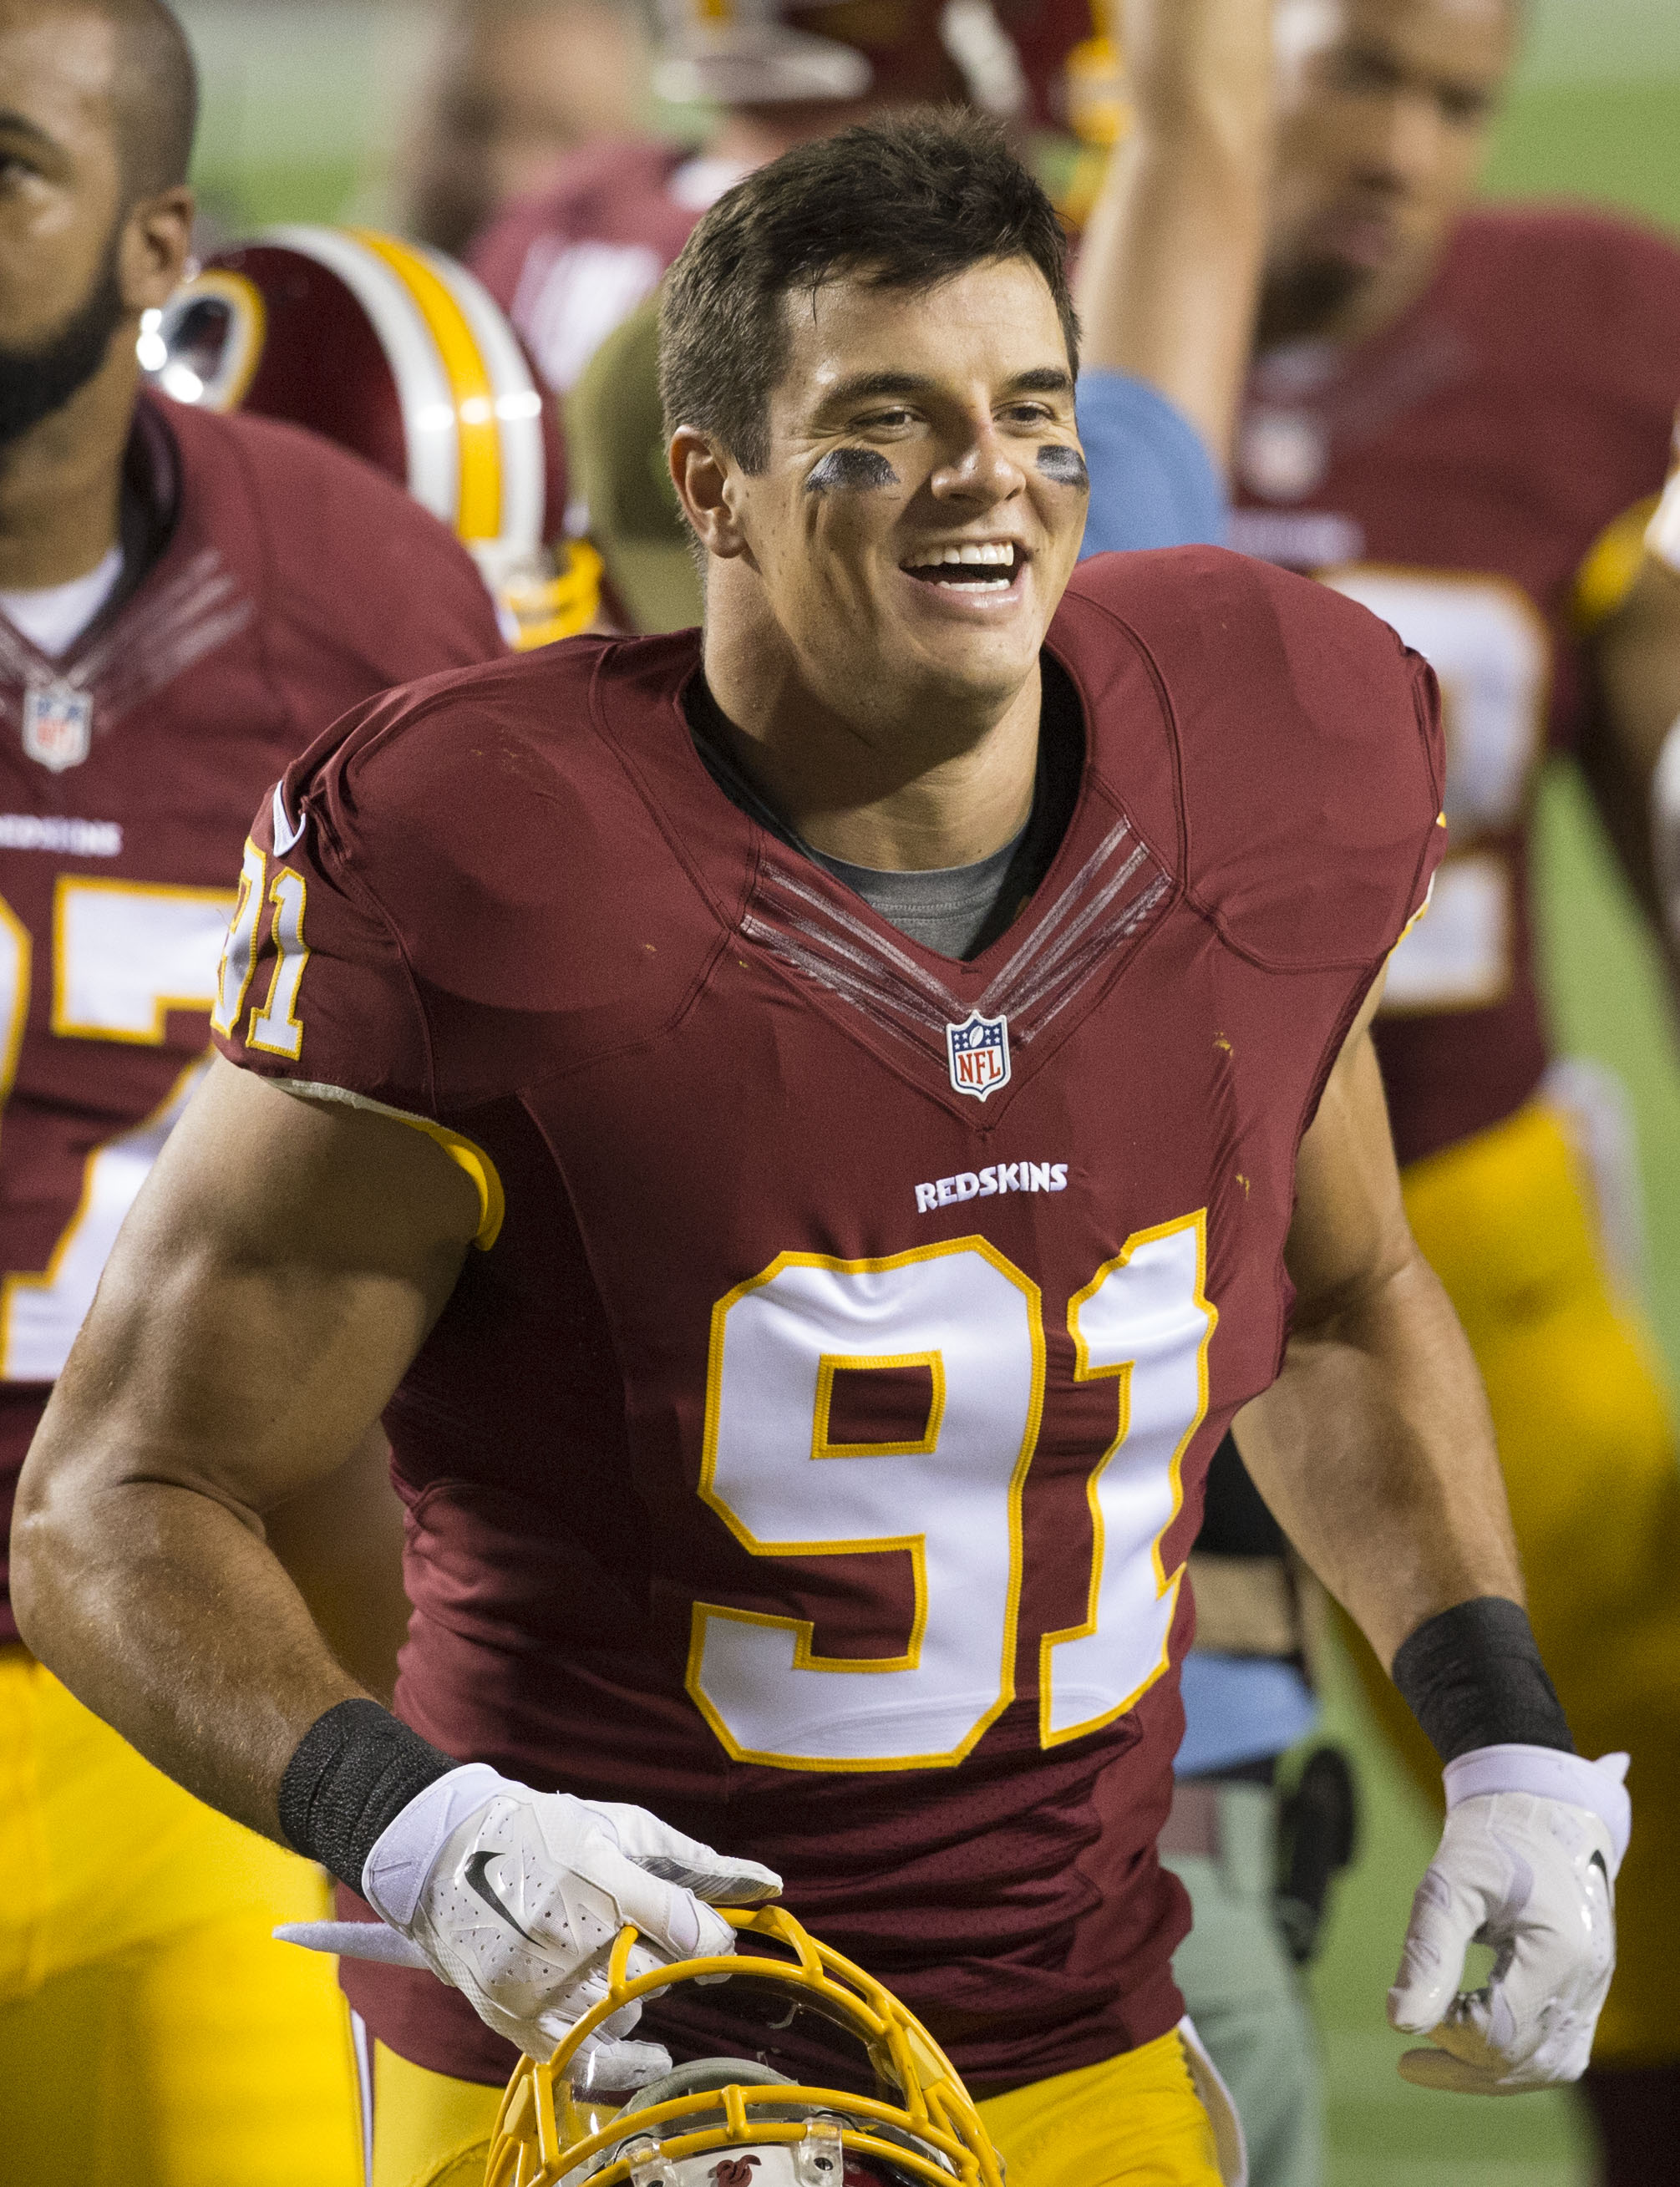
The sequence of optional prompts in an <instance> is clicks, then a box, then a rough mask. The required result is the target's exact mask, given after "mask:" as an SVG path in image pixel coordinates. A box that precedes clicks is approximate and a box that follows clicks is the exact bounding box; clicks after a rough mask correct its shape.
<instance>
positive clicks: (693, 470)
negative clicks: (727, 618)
mask: <svg viewBox="0 0 1680 2187" xmlns="http://www.w3.org/2000/svg"><path fill="white" fill-rule="evenodd" d="M669 453H670V461H671V482H672V484H673V485H674V486H676V488H677V499H678V500H679V501H680V502H681V503H682V504H683V514H684V515H685V516H686V517H687V518H688V522H689V524H690V525H691V526H693V529H694V537H696V538H697V539H698V540H699V541H700V544H701V546H703V547H704V548H705V550H706V552H707V554H716V556H717V557H718V558H719V559H720V560H723V561H728V560H730V559H733V557H734V556H735V555H737V554H745V553H746V551H747V543H746V537H745V534H744V532H743V531H742V530H741V527H740V525H739V521H738V520H737V518H736V514H735V508H734V503H735V499H736V497H735V496H734V495H733V493H732V492H730V490H729V489H730V482H731V480H732V478H733V473H734V465H733V464H732V463H731V462H730V460H729V458H728V455H727V454H726V453H724V451H723V450H722V448H720V447H718V446H717V444H716V442H715V441H712V440H711V439H709V438H708V437H707V436H706V435H705V434H704V433H699V432H696V431H695V430H694V427H693V426H692V425H679V426H678V427H677V430H676V431H675V432H674V433H673V434H672V435H671V448H670V452H669Z"/></svg>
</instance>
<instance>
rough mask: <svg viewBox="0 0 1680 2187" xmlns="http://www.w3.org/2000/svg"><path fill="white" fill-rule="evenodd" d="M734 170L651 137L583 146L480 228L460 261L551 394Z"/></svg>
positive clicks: (651, 279)
mask: <svg viewBox="0 0 1680 2187" xmlns="http://www.w3.org/2000/svg"><path fill="white" fill-rule="evenodd" d="M743 172H744V169H742V168H740V167H739V166H733V165H731V164H730V163H728V161H725V160H709V159H707V158H705V156H704V155H696V154H694V153H692V152H686V151H684V150H683V149H682V148H681V147H680V146H678V145H673V144H669V143H663V142H661V141H660V140H659V139H657V138H614V139H612V140H610V141H609V142H607V143H600V144H587V145H582V146H581V147H580V148H579V149H578V150H576V152H574V153H572V154H570V156H569V157H568V158H567V159H566V160H565V161H563V162H562V164H561V166H560V168H559V172H558V173H557V175H556V176H555V177H554V179H553V182H552V183H549V185H548V188H546V189H544V190H542V191H541V192H539V193H538V194H537V195H536V196H534V197H530V198H525V199H522V200H520V202H519V203H518V204H516V205H514V206H512V207H511V208H510V209H509V210H508V211H507V212H506V213H504V214H503V215H502V216H501V217H500V218H499V219H497V220H496V221H494V222H492V224H491V226H490V227H489V228H486V231H485V233H484V234H483V235H482V236H480V239H478V241H477V242H476V243H475V245H474V246H473V249H472V251H471V253H470V262H471V265H472V268H473V271H474V273H476V274H477V275H478V277H479V278H480V280H481V281H482V282H483V283H484V284H485V286H486V288H487V289H488V290H489V291H490V293H491V295H492V296H494V297H495V299H496V301H497V303H498V304H500V305H501V306H502V308H503V311H504V312H507V314H508V318H511V319H512V321H513V323H514V325H515V326H516V327H517V328H518V329H519V330H520V334H521V335H523V336H524V338H525V346H526V348H527V349H529V350H530V351H531V355H532V357H535V359H536V360H537V369H538V371H539V372H541V374H542V377H543V379H545V380H546V381H547V382H548V385H549V386H550V387H552V388H553V390H554V391H555V393H556V394H557V395H566V394H569V393H570V391H571V390H572V388H573V387H575V386H576V384H577V381H578V380H579V379H580V378H581V377H582V373H583V368H584V367H585V366H586V365H587V363H588V362H589V360H590V358H591V357H593V355H594V354H595V351H597V350H598V348H599V347H600V346H601V344H602V343H603V342H604V340H606V338H607V336H608V335H610V333H611V332H612V331H613V329H614V328H615V327H616V326H618V325H619V324H620V323H621V322H622V321H623V320H625V319H627V318H629V316H630V314H631V313H632V312H633V311H634V310H635V309H636V307H637V306H638V304H640V303H641V302H642V301H643V299H644V298H646V297H648V296H650V295H652V294H653V292H654V290H655V289H656V288H657V287H658V286H659V284H660V279H661V278H663V276H664V273H665V271H666V267H668V266H669V265H670V264H671V261H672V260H673V259H675V257H676V256H677V253H678V251H680V250H682V248H683V245H684V244H685V243H686V242H687V241H688V233H689V230H690V229H691V228H693V227H694V223H695V222H697V221H698V220H699V219H700V215H701V214H702V213H703V212H705V211H706V209H707V208H708V207H709V206H710V205H713V204H714V203H715V202H716V200H717V199H719V198H720V197H722V194H723V193H724V191H725V190H726V189H728V188H729V186H730V185H731V183H738V182H739V180H740V179H741V176H742V174H743Z"/></svg>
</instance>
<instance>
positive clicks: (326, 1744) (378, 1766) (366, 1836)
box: [279, 1701, 461, 1891]
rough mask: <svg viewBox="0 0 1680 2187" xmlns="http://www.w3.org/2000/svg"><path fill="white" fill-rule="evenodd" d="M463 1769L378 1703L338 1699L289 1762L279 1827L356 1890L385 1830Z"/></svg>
mask: <svg viewBox="0 0 1680 2187" xmlns="http://www.w3.org/2000/svg"><path fill="white" fill-rule="evenodd" d="M460 1766H461V1765H460V1764H459V1763H458V1762H452V1761H451V1760H450V1758H449V1757H448V1756H447V1754H440V1753H439V1751H438V1750H437V1749H436V1747H435V1746H433V1745H432V1744H431V1742H430V1740H425V1739H422V1738H421V1736H420V1734H419V1732H418V1731H410V1730H409V1729H408V1727H407V1724H406V1723H398V1722H397V1720H396V1718H395V1717H394V1716H393V1715H392V1714H391V1711H390V1710H389V1709H384V1708H381V1707H380V1706H379V1703H378V1702H377V1701H340V1703H339V1704H338V1706H337V1707H336V1708H329V1710H328V1711H327V1713H326V1714H325V1715H324V1716H317V1718H316V1719H315V1721H314V1723H312V1724H311V1725H310V1727H309V1729H308V1730H307V1731H306V1732H305V1734H303V1737H302V1738H301V1740H299V1741H298V1746H297V1751H296V1753H295V1754H294V1755H293V1757H292V1758H291V1760H290V1761H289V1763H287V1764H286V1773H285V1774H284V1777H282V1778H281V1779H280V1799H279V1808H280V1828H281V1829H282V1830H284V1832H285V1834H286V1836H287V1837H288V1839H289V1841H290V1842H291V1843H292V1844H293V1845H294V1846H295V1847H296V1848H297V1850H298V1851H299V1852H301V1853H304V1854H306V1855H307V1857H308V1858H310V1859H311V1860H318V1861H319V1862H320V1864H321V1865H322V1867H323V1868H325V1869H330V1870H331V1871H332V1873H333V1874H334V1875H335V1876H337V1878H338V1879H339V1881H340V1883H347V1884H348V1885H349V1886H350V1887H351V1890H352V1891H360V1890H361V1888H362V1869H363V1867H364V1866H365V1865H366V1864H367V1859H368V1854H369V1853H370V1852H372V1851H373V1849H374V1841H375V1840H376V1839H377V1838H378V1837H379V1835H380V1833H381V1832H382V1831H383V1830H385V1825H386V1824H388V1823H391V1822H393V1821H395V1820H396V1817H397V1816H398V1815H399V1814H401V1813H402V1810H403V1809H404V1808H406V1807H407V1804H408V1802H410V1801H411V1800H412V1799H413V1797H414V1796H415V1795H416V1793H419V1792H424V1791H425V1789H426V1787H427V1785H435V1783H436V1782H437V1780H438V1779H439V1778H440V1777H447V1775H448V1774H449V1772H450V1771H451V1770H452V1769H458V1768H460Z"/></svg>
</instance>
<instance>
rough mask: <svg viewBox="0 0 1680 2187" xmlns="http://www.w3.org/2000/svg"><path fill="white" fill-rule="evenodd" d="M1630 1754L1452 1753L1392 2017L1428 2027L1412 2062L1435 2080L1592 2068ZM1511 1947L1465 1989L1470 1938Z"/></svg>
mask: <svg viewBox="0 0 1680 2187" xmlns="http://www.w3.org/2000/svg"><path fill="white" fill-rule="evenodd" d="M1626 1772H1627V1756H1626V1755H1625V1754H1611V1755H1607V1756H1605V1757H1604V1759H1603V1760H1602V1761H1599V1762H1586V1761H1583V1760H1582V1758H1581V1757H1580V1756H1579V1755H1574V1754H1563V1753H1559V1751H1556V1750H1555V1749H1554V1748H1552V1747H1549V1746H1481V1747H1477V1748H1476V1749H1475V1751H1473V1752H1471V1753H1469V1754H1462V1755H1460V1756H1459V1757H1458V1760H1457V1761H1456V1762H1449V1763H1447V1768H1446V1770H1445V1772H1444V1773H1443V1774H1444V1776H1445V1779H1446V1785H1447V1825H1446V1828H1445V1829H1444V1830H1442V1832H1441V1846H1440V1849H1439V1851H1438V1852H1436V1857H1435V1858H1434V1860H1433V1861H1431V1863H1430V1867H1429V1870H1428V1873H1427V1874H1426V1875H1424V1880H1423V1881H1422V1883H1421V1884H1420V1885H1419V1886H1418V1895H1417V1897H1416V1898H1415V1899H1414V1900H1413V1904H1412V1919H1411V1923H1410V1926H1408V1927H1407V1931H1406V1947H1405V1949H1404V1951H1403V1952H1402V1954H1401V1960H1400V1972H1399V1974H1398V1976H1396V1980H1395V1985H1394V1987H1393V1988H1392V1989H1391V1991H1390V1992H1389V1993H1388V2017H1389V2024H1390V2025H1391V2027H1397V2028H1399V2029H1401V2030H1402V2032H1405V2033H1407V2034H1410V2035H1424V2034H1426V2035H1428V2037H1429V2038H1430V2043H1431V2044H1433V2045H1434V2046H1436V2047H1434V2048H1433V2049H1427V2050H1408V2051H1407V2052H1406V2054H1405V2055H1404V2056H1403V2057H1402V2059H1401V2061H1400V2071H1401V2072H1402V2075H1403V2076H1404V2077H1405V2078H1406V2079H1407V2080H1408V2081H1415V2082H1416V2083H1418V2084H1419V2086H1420V2087H1422V2088H1426V2089H1452V2090H1454V2091H1456V2092H1458V2093H1459V2094H1473V2095H1514V2094H1519V2093H1520V2091H1521V2090H1523V2089H1543V2088H1550V2087H1553V2086H1554V2085H1555V2084H1556V2083H1559V2082H1563V2081H1574V2080H1578V2079H1579V2078H1580V2077H1581V2075H1582V2072H1585V2070H1586V2066H1587V2058H1588V2055H1589V2054H1590V2053H1591V2050H1592V2048H1593V2029H1594V2028H1595V2027H1597V2025H1598V2021H1599V2010H1600V2009H1601V2008H1602V2006H1603V2004H1604V1994H1605V1992H1606V1991H1607V1990H1608V1989H1609V1988H1610V1976H1611V1974H1612V1972H1613V1971H1614V1970H1615V1875H1616V1870H1617V1869H1619V1868H1620V1867H1621V1858H1622V1855H1623V1854H1624V1853H1625V1852H1627V1838H1628V1831H1629V1828H1630V1825H1631V1810H1630V1808H1629V1806H1628V1799H1627V1791H1625V1789H1624V1788H1623V1785H1622V1781H1621V1780H1622V1778H1623V1776H1624V1774H1626ZM1472 1942H1475V1943H1481V1944H1487V1945H1490V1946H1492V1948H1493V1951H1494V1953H1495V1954H1496V1956H1495V1959H1494V1965H1493V1970H1492V1974H1491V1975H1490V1976H1489V1977H1488V1980H1487V1983H1486V1987H1484V1988H1481V1989H1478V1990H1474V1991H1471V1992H1469V1993H1468V1994H1465V1993H1460V1991H1459V1988H1458V1982H1459V1978H1460V1976H1462V1974H1463V1972H1464V1952H1465V1948H1466V1947H1467V1946H1468V1945H1469V1944H1470V1943H1472Z"/></svg>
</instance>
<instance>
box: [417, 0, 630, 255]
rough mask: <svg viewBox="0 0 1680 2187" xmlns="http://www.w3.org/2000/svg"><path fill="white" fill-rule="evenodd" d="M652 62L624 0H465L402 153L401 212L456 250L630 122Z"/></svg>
mask: <svg viewBox="0 0 1680 2187" xmlns="http://www.w3.org/2000/svg"><path fill="white" fill-rule="evenodd" d="M647 70H648V58H647V42H646V38H645V37H644V35H643V30H642V26H641V24H640V22H639V20H638V16H637V14H636V11H635V9H634V8H632V7H630V6H628V5H626V4H625V0H457V4H456V5H455V6H454V7H453V8H452V9H451V11H450V13H449V15H448V17H447V20H446V22H445V25H444V29H443V35H442V37H441V40H440V42H439V48H438V53H437V58H436V60H435V63H434V65H433V69H432V75H431V80H430V82H429V83H428V85H427V86H426V89H425V93H424V98H423V100H422V102H421V104H420V105H419V109H418V110H417V111H416V112H415V114H414V115H413V117H412V118H411V120H410V121H409V123H408V126H407V132H406V138H405V141H404V143H403V144H402V148H401V150H400V152H399V155H398V174H397V190H398V196H399V200H400V201H401V204H402V208H403V217H404V224H405V225H406V227H407V228H408V230H409V232H410V233H412V234H413V235H414V236H415V237H416V238H417V239H419V241H420V242H422V243H428V244H430V245H432V246H433V247H434V249H435V250H446V251H447V252H449V253H450V255H451V256H456V257H458V256H459V255H460V254H461V252H462V251H464V250H465V249H466V247H467V245H469V243H470V242H471V241H472V239H473V238H474V236H475V235H476V234H477V233H478V232H479V230H480V228H483V227H484V226H485V225H486V223H487V222H489V221H491V220H492V219H493V218H494V217H495V216H496V215H497V213H498V212H500V211H501V210H502V209H503V206H504V205H508V203H510V202H511V201H512V200H514V199H516V198H521V197H525V196H527V195H529V194H531V192H533V191H535V190H537V189H539V188H542V186H543V185H544V184H545V183H548V181H549V180H550V178H551V177H552V175H553V171H554V169H555V168H556V167H557V166H559V164H560V163H561V162H562V161H563V160H565V157H566V155H568V154H569V153H570V152H572V151H575V150H576V148H577V147H578V146H579V145H580V144H583V143H587V142H589V140H590V139H591V138H597V137H623V136H625V135H626V134H627V133H628V132H630V131H631V130H632V129H633V128H634V127H635V126H636V123H637V121H638V118H639V116H640V112H641V110H642V107H643V103H644V101H645V99H646V96H647Z"/></svg>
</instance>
